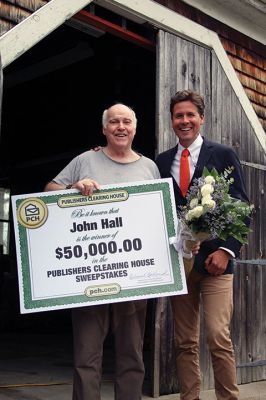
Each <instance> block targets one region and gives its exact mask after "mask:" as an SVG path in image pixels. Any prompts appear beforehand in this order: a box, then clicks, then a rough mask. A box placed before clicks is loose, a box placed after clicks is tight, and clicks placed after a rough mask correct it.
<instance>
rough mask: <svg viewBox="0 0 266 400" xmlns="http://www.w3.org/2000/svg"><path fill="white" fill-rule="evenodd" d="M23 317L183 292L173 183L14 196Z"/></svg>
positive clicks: (167, 180) (127, 185) (114, 186)
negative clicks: (176, 245)
mask: <svg viewBox="0 0 266 400" xmlns="http://www.w3.org/2000/svg"><path fill="white" fill-rule="evenodd" d="M12 206H13V215H14V224H15V236H16V250H17V264H18V273H19V291H20V308H21V312H22V313H30V312H36V311H46V310H55V309H60V308H71V307H80V306H88V305H92V304H103V303H112V302H120V301H127V300H132V299H134V300H136V299H143V298H152V297H161V296H171V295H175V294H183V293H186V283H185V278H184V270H183V262H182V257H180V255H179V253H177V251H176V250H175V248H174V246H173V245H172V244H170V243H171V242H173V240H174V238H175V235H176V224H177V220H176V211H175V202H174V196H173V188H172V182H171V180H170V179H160V180H153V181H145V182H133V183H130V184H129V183H127V184H120V185H108V186H102V188H101V190H100V191H97V192H94V194H93V195H91V196H82V195H81V194H80V193H79V192H78V191H77V190H67V191H66V190H63V191H62V190H61V191H55V192H44V193H36V194H26V195H18V196H12Z"/></svg>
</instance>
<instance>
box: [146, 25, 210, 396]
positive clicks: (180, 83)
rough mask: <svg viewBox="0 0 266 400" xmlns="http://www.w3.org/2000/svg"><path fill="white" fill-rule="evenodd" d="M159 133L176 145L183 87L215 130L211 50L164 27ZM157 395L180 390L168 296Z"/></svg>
mask: <svg viewBox="0 0 266 400" xmlns="http://www.w3.org/2000/svg"><path fill="white" fill-rule="evenodd" d="M156 67H157V88H156V119H157V121H156V136H157V152H158V153H160V152H162V151H164V150H166V149H169V148H170V147H173V146H175V144H176V137H175V134H174V133H173V131H172V127H171V118H170V112H169V104H170V98H171V96H172V95H173V94H174V93H176V92H177V91H178V90H181V89H192V90H197V91H199V92H201V93H202V94H203V96H204V98H205V100H206V105H207V109H206V119H207V120H208V123H207V124H206V125H205V127H204V131H205V133H206V134H207V135H208V133H209V132H210V131H211V129H212V128H211V127H212V119H211V109H210V104H211V102H210V93H211V51H210V50H209V49H206V48H204V47H202V46H199V45H196V44H194V43H192V42H190V41H187V40H184V39H181V38H180V37H177V36H175V35H172V34H170V33H167V32H164V31H162V30H160V31H159V32H158V38H157V66H156ZM154 330H155V331H154V369H153V396H154V397H157V396H159V395H163V394H170V393H176V392H178V382H177V376H176V375H177V374H176V362H175V353H174V335H173V321H172V315H171V307H170V302H169V300H168V299H165V298H162V299H158V300H157V301H156V307H155V323H154Z"/></svg>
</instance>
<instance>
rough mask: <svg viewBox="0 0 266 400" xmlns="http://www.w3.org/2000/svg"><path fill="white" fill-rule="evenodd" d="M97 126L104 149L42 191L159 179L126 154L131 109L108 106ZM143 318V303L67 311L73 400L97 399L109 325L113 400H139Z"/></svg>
mask: <svg viewBox="0 0 266 400" xmlns="http://www.w3.org/2000/svg"><path fill="white" fill-rule="evenodd" d="M102 124H103V134H104V135H105V136H106V141H107V145H106V146H105V147H103V148H101V149H100V150H99V151H97V152H95V151H87V152H85V153H83V154H81V155H79V156H77V157H76V158H74V159H73V160H72V161H71V162H70V163H69V164H68V165H67V166H66V167H65V168H64V169H63V170H62V171H61V172H60V173H59V174H58V175H57V176H56V177H55V178H54V179H53V181H52V182H49V183H48V184H47V185H46V187H45V190H46V191H49V190H59V189H67V188H76V189H78V190H80V191H81V193H82V194H84V195H89V194H91V193H92V192H93V190H95V189H99V188H100V186H99V184H112V183H120V182H133V181H140V180H149V179H155V178H160V174H159V171H158V168H157V166H156V165H155V163H154V162H153V161H151V160H150V159H148V158H146V157H144V156H142V155H140V154H138V153H136V152H135V151H134V150H133V149H132V142H133V139H134V136H135V133H136V124H137V120H136V116H135V113H134V111H133V110H132V109H131V108H129V107H127V106H125V105H124V104H115V105H113V106H112V107H110V108H109V109H108V110H105V111H104V113H103V119H102ZM145 317H146V300H138V301H128V302H123V303H114V304H110V305H108V304H104V305H98V306H89V307H82V308H76V309H73V311H72V324H73V340H74V386H73V400H89V399H91V400H100V398H101V394H100V382H101V368H102V354H103V342H104V339H105V337H106V335H107V333H108V329H109V322H110V320H111V323H112V329H113V333H114V338H115V353H116V363H115V399H116V400H140V399H141V393H142V384H143V379H144V364H143V358H142V348H143V337H144V329H145Z"/></svg>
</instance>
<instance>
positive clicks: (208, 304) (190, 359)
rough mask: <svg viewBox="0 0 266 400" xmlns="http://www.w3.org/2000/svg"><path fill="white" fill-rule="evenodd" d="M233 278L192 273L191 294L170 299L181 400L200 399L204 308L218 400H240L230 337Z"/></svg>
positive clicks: (230, 275)
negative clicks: (201, 316) (200, 349)
mask: <svg viewBox="0 0 266 400" xmlns="http://www.w3.org/2000/svg"><path fill="white" fill-rule="evenodd" d="M232 289H233V275H232V274H228V275H220V276H218V277H217V276H210V275H203V274H199V273H197V272H196V271H194V270H192V272H191V273H190V275H189V278H188V294H187V295H181V296H175V297H173V298H171V302H172V309H173V314H174V323H175V340H176V348H177V370H178V379H179V385H180V398H181V399H182V400H196V399H199V394H200V382H201V380H200V365H199V322H200V318H199V317H200V313H199V306H200V302H201V303H202V306H203V312H204V322H205V330H206V338H207V343H208V346H209V349H210V352H211V357H212V365H213V372H214V381H215V393H216V397H217V399H218V400H235V399H238V398H239V391H238V387H237V383H236V367H235V358H234V351H233V347H232V342H231V338H230V331H229V326H230V321H231V317H232V311H233V299H232V294H233V293H232V292H233V291H232Z"/></svg>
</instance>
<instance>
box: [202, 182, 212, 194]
mask: <svg viewBox="0 0 266 400" xmlns="http://www.w3.org/2000/svg"><path fill="white" fill-rule="evenodd" d="M200 191H201V194H202V197H204V196H206V195H207V194H211V193H212V192H213V191H214V189H213V186H212V185H211V184H210V183H206V185H203V186H202V188H201V190H200Z"/></svg>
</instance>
